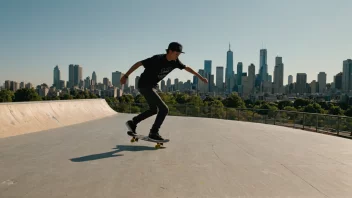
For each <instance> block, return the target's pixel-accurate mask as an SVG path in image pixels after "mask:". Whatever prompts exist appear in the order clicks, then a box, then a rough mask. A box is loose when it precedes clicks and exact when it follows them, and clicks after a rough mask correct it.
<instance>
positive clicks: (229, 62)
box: [225, 44, 234, 93]
mask: <svg viewBox="0 0 352 198" xmlns="http://www.w3.org/2000/svg"><path fill="white" fill-rule="evenodd" d="M232 78H234V72H233V52H232V51H231V45H230V44H229V50H228V51H227V55H226V71H225V85H226V91H227V92H228V93H230V92H232V88H233V86H234V84H232V83H231V82H233V80H232Z"/></svg>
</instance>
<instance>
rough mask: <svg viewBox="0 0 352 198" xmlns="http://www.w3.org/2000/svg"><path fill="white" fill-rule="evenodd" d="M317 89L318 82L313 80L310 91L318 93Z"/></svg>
mask: <svg viewBox="0 0 352 198" xmlns="http://www.w3.org/2000/svg"><path fill="white" fill-rule="evenodd" d="M317 90H318V83H317V81H316V80H313V81H312V82H311V83H310V93H312V94H315V93H317Z"/></svg>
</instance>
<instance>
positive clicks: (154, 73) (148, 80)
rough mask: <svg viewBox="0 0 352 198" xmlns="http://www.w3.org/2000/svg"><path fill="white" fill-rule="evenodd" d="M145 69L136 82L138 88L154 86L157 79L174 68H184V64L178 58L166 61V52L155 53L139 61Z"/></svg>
mask: <svg viewBox="0 0 352 198" xmlns="http://www.w3.org/2000/svg"><path fill="white" fill-rule="evenodd" d="M141 62H142V64H143V66H144V68H145V70H144V72H143V73H142V74H141V77H140V79H139V82H138V87H140V88H147V87H148V88H153V87H156V86H157V84H158V83H159V81H161V80H162V79H163V78H165V76H167V75H168V74H169V73H170V72H171V71H172V70H174V69H175V68H179V69H181V70H182V69H184V68H185V67H186V65H184V64H183V63H182V62H181V61H180V60H179V59H177V60H175V61H168V60H167V59H166V54H157V55H154V56H152V57H149V58H147V59H144V60H142V61H141Z"/></svg>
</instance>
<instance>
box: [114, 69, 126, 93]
mask: <svg viewBox="0 0 352 198" xmlns="http://www.w3.org/2000/svg"><path fill="white" fill-rule="evenodd" d="M123 75H125V74H124V73H121V72H119V71H116V72H112V80H111V81H112V85H114V86H115V87H117V88H119V89H121V88H122V86H121V83H120V79H121V77H122V76H123ZM127 87H128V78H127V80H126V84H125V85H124V88H127Z"/></svg>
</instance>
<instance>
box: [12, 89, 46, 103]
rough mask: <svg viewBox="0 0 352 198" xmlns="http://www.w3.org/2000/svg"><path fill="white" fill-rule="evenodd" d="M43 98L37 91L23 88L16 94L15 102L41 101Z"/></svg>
mask: <svg viewBox="0 0 352 198" xmlns="http://www.w3.org/2000/svg"><path fill="white" fill-rule="evenodd" d="M41 100H42V98H41V97H40V96H39V94H38V93H37V91H36V90H35V89H33V88H31V89H28V88H22V89H18V90H17V91H16V92H15V102H24V101H41Z"/></svg>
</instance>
